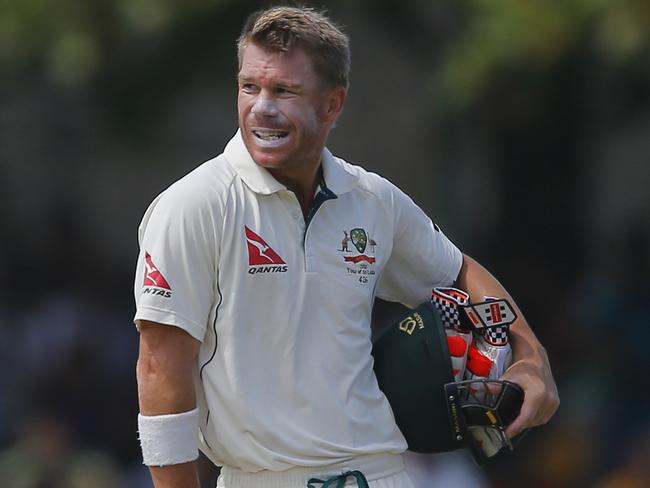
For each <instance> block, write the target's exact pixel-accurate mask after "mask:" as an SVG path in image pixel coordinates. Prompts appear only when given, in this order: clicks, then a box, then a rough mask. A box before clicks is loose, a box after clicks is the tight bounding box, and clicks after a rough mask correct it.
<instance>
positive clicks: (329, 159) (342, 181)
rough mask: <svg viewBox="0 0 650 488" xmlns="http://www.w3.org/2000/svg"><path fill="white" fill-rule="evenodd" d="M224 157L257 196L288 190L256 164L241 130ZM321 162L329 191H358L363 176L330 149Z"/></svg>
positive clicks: (335, 192)
mask: <svg viewBox="0 0 650 488" xmlns="http://www.w3.org/2000/svg"><path fill="white" fill-rule="evenodd" d="M223 154H224V156H225V158H226V160H227V161H228V162H229V163H230V164H231V165H232V167H233V168H234V169H235V171H236V172H237V174H238V175H239V176H240V177H241V179H242V180H244V183H246V185H247V186H248V187H249V188H250V189H251V190H253V191H254V192H255V193H260V194H262V195H270V194H271V193H275V192H278V191H281V190H286V187H285V186H284V185H283V184H282V183H280V182H278V181H277V180H276V179H275V178H273V176H271V173H269V172H268V171H267V170H266V169H265V168H263V167H262V166H260V165H258V164H257V163H256V162H255V161H253V158H252V157H251V155H250V153H249V152H248V149H246V145H245V144H244V139H243V138H242V136H241V131H240V130H237V133H236V134H235V135H234V137H233V138H232V139H230V141H229V142H228V144H227V145H226V148H225V149H224V152H223ZM321 161H322V162H321V164H322V167H323V178H324V180H325V183H326V187H327V188H328V189H329V190H331V191H332V192H333V193H334V194H336V195H340V194H342V193H347V192H349V191H350V190H352V189H353V188H354V187H355V185H356V184H357V181H358V180H359V175H358V174H357V172H356V171H355V170H354V169H353V167H351V166H350V165H348V164H345V163H344V162H343V161H342V160H340V159H338V158H336V157H334V156H333V155H332V153H331V152H330V151H329V150H328V149H327V148H325V149H323V157H322V159H321Z"/></svg>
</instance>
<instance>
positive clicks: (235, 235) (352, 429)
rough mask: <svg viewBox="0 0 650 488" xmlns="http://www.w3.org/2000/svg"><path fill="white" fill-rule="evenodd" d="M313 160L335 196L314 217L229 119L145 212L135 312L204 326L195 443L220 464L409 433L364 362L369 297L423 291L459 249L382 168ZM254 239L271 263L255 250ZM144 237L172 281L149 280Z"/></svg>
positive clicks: (309, 462)
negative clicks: (220, 142)
mask: <svg viewBox="0 0 650 488" xmlns="http://www.w3.org/2000/svg"><path fill="white" fill-rule="evenodd" d="M322 165H323V174H324V181H325V184H326V187H327V188H328V189H329V190H331V192H333V193H334V194H336V198H333V199H329V200H327V201H325V202H324V203H323V204H322V206H321V207H320V208H318V210H317V211H316V212H315V215H314V217H313V218H312V220H311V222H310V223H309V225H307V223H306V222H305V219H304V218H303V215H302V212H301V209H300V206H299V204H298V201H297V199H296V197H295V195H294V194H293V193H292V192H290V191H288V190H287V189H286V188H285V187H284V186H283V185H281V184H280V183H278V182H277V181H276V180H275V179H273V178H272V177H271V175H270V174H269V173H268V172H267V171H266V170H265V169H263V168H262V167H260V166H258V165H257V164H255V163H254V161H253V160H252V159H251V157H250V155H249V154H248V152H247V151H246V148H245V146H244V144H243V141H242V139H241V136H240V135H239V134H237V135H236V136H235V137H234V138H233V139H232V140H231V141H230V142H229V143H228V145H227V147H226V149H225V151H224V154H222V155H220V156H219V157H217V158H215V159H213V160H211V161H208V162H207V163H205V164H203V165H201V166H200V167H198V168H197V169H196V170H194V171H193V172H191V173H190V174H189V175H187V176H186V177H184V178H183V179H181V180H179V181H178V182H176V183H175V184H174V185H172V186H171V187H170V188H169V189H167V190H166V191H165V192H163V193H162V194H161V195H160V196H159V197H158V198H156V200H154V202H153V203H152V204H151V206H150V207H149V209H148V210H147V212H146V214H145V216H144V219H143V221H142V224H141V227H140V232H139V238H140V246H141V252H140V257H139V259H138V268H137V273H136V279H135V297H136V302H137V312H136V316H135V319H136V321H137V320H150V321H154V322H159V323H163V324H169V325H174V326H177V327H180V328H182V329H184V330H186V331H187V332H188V333H189V334H191V335H192V336H193V337H195V338H196V339H198V340H199V341H202V347H201V351H200V355H199V370H200V376H201V378H200V379H201V380H202V381H201V382H200V384H199V387H198V396H199V398H198V400H199V406H200V408H201V411H202V415H201V420H202V421H201V434H202V445H201V450H202V451H203V452H204V453H205V454H206V456H207V457H208V458H210V459H211V460H212V461H213V462H215V463H216V464H218V465H224V464H225V465H228V466H232V467H236V468H239V469H242V470H245V471H249V472H255V471H259V470H263V469H266V470H272V471H283V470H286V469H288V468H291V467H293V466H312V467H318V466H326V465H329V464H332V463H336V462H339V461H342V460H346V459H350V458H351V457H354V456H359V455H365V454H374V453H400V452H402V451H404V449H405V448H406V442H405V440H404V438H403V436H402V434H401V433H400V432H399V430H398V428H397V426H396V425H395V421H394V418H393V414H392V411H391V409H390V406H389V404H388V401H387V400H386V398H385V396H384V395H383V393H381V391H380V390H379V388H378V386H377V381H376V378H375V375H374V372H373V369H372V367H373V362H372V357H371V354H370V351H371V341H370V313H371V309H372V304H373V301H374V298H375V295H377V296H380V297H382V298H386V299H388V300H394V301H399V302H402V303H404V304H406V305H409V306H415V305H417V304H419V303H420V302H423V301H425V300H428V299H429V296H430V293H431V289H432V287H433V286H438V285H442V286H444V285H449V284H451V283H452V282H453V280H454V279H455V278H456V276H457V274H458V272H459V270H460V266H461V261H462V255H461V253H460V251H458V249H457V248H456V247H455V246H454V245H453V244H452V243H451V242H450V241H449V240H448V239H447V238H446V237H445V236H444V234H443V233H442V232H440V231H439V230H438V229H437V228H436V227H435V226H434V225H433V223H432V222H431V220H430V219H429V218H428V217H427V216H426V215H425V214H424V213H423V212H422V210H420V209H419V208H418V207H417V206H416V205H415V204H414V203H413V202H412V201H411V199H410V198H409V197H407V196H406V195H405V194H404V193H403V192H401V191H400V190H399V189H398V188H396V187H395V186H394V185H392V184H390V183H389V182H388V181H386V180H385V179H383V178H381V177H379V176H377V175H375V174H372V173H369V172H366V171H365V170H363V169H362V168H360V167H357V166H353V165H350V164H347V163H346V162H344V161H343V160H341V159H338V158H335V157H333V156H332V155H331V154H330V153H329V151H327V150H325V151H324V153H323V162H322ZM323 191H324V190H323ZM246 228H248V229H249V230H250V231H252V232H254V233H255V235H257V236H258V237H259V238H261V239H262V240H263V243H264V244H262V243H261V242H260V241H259V239H257V238H254V239H253V241H254V242H251V239H250V238H249V239H248V240H247V235H246ZM353 229H363V230H364V233H365V236H366V239H365V240H366V244H367V245H366V248H365V249H364V250H363V252H361V251H359V250H358V249H357V248H356V246H355V245H354V241H353V240H352V238H351V236H353V235H355V234H353V232H352V230H353ZM358 234H359V231H356V235H357V237H358ZM346 238H347V242H346V241H345V240H346ZM357 244H359V242H358V240H357ZM249 246H251V247H254V248H255V249H257V251H256V250H255V249H253V250H252V251H251V250H250V249H249ZM360 247H363V246H360ZM251 252H253V253H255V252H257V253H258V254H259V253H260V252H261V253H263V254H264V255H265V256H266V258H264V259H268V260H269V262H274V263H275V264H269V265H266V266H264V265H255V264H253V265H251V264H250V259H251ZM145 253H148V254H149V255H150V257H151V264H153V265H155V272H156V273H157V272H159V273H160V274H161V275H162V276H164V278H165V280H166V282H168V284H169V288H170V290H160V291H161V293H156V292H155V291H156V287H152V286H144V285H143V283H144V279H145V276H149V277H152V276H154V274H151V273H153V271H152V270H153V269H154V268H152V267H151V264H149V265H145ZM273 253H275V255H273ZM278 258H279V259H280V260H281V261H278ZM258 259H259V256H258ZM359 259H361V261H358V260H359ZM355 260H357V261H358V262H355ZM280 262H281V263H284V264H278V263H280ZM148 283H151V280H148Z"/></svg>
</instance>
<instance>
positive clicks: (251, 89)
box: [239, 83, 258, 93]
mask: <svg viewBox="0 0 650 488" xmlns="http://www.w3.org/2000/svg"><path fill="white" fill-rule="evenodd" d="M239 89H240V90H241V91H243V92H244V93H255V92H257V91H258V88H257V86H256V85H255V84H253V83H242V84H241V85H240V86H239Z"/></svg>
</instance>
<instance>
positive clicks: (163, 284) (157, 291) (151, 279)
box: [142, 251, 172, 298]
mask: <svg viewBox="0 0 650 488" xmlns="http://www.w3.org/2000/svg"><path fill="white" fill-rule="evenodd" d="M144 265H145V273H144V283H143V284H142V286H143V287H144V288H143V290H142V293H143V294H145V293H146V294H148V295H160V296H163V297H165V298H170V297H171V296H172V287H171V286H169V283H168V282H167V280H166V279H165V277H164V276H163V275H162V273H161V272H160V270H159V269H158V268H157V267H156V265H155V264H153V260H152V259H151V255H150V254H149V253H148V252H146V251H145V253H144Z"/></svg>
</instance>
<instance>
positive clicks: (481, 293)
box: [456, 256, 560, 437]
mask: <svg viewBox="0 0 650 488" xmlns="http://www.w3.org/2000/svg"><path fill="white" fill-rule="evenodd" d="M456 285H457V286H458V287H459V288H461V289H463V290H465V291H467V293H469V294H470V298H471V301H472V302H482V301H484V300H485V298H486V297H496V298H507V299H508V301H509V302H510V305H511V306H512V307H513V309H514V310H515V313H516V314H517V320H516V321H515V322H513V324H512V325H511V326H510V340H511V343H512V352H513V360H514V361H513V364H512V365H511V366H510V367H509V368H508V370H506V372H505V373H504V374H503V376H502V379H504V380H509V381H512V382H514V383H517V384H518V385H519V386H521V387H522V388H523V390H524V394H525V398H524V404H523V405H522V407H521V413H520V414H519V416H518V417H517V419H515V421H513V422H512V424H510V425H509V426H508V428H507V430H506V434H507V435H508V437H513V436H515V435H517V434H519V433H520V432H522V431H523V430H524V429H526V428H530V427H533V426H535V425H540V424H543V423H546V422H548V420H549V419H550V418H551V417H552V415H553V414H554V413H555V411H556V410H557V408H558V406H559V405H560V399H559V395H558V392H557V386H556V385H555V381H554V380H553V374H552V373H551V366H550V364H549V360H548V355H547V354H546V350H545V349H544V347H543V346H542V344H541V343H540V342H539V341H538V340H537V337H535V334H534V333H533V331H532V330H531V328H530V327H529V326H528V323H527V322H526V319H525V318H524V315H523V313H522V312H521V310H520V309H519V307H518V306H517V304H516V303H515V301H514V300H513V299H512V297H511V296H510V295H509V294H508V292H507V291H506V289H505V288H504V287H503V286H502V285H501V283H499V282H498V281H497V279H496V278H494V276H492V275H491V274H490V273H489V272H488V271H487V270H486V269H485V268H484V267H483V266H481V265H480V264H479V263H477V262H476V261H475V260H473V259H472V258H470V257H468V256H465V257H464V261H463V267H462V268H461V272H460V274H459V276H458V280H457V281H456Z"/></svg>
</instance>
